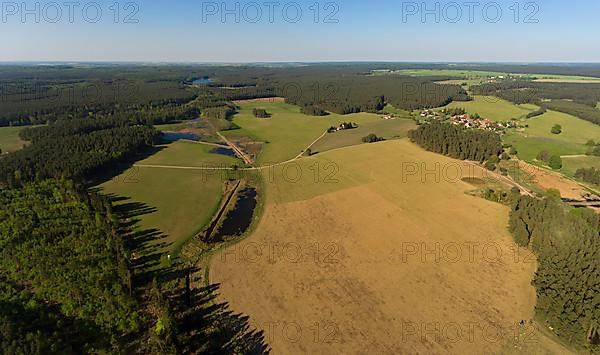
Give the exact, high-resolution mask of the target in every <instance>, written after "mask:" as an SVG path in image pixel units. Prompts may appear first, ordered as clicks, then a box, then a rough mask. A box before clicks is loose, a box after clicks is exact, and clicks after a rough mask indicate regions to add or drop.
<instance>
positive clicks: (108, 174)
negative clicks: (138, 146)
mask: <svg viewBox="0 0 600 355" xmlns="http://www.w3.org/2000/svg"><path fill="white" fill-rule="evenodd" d="M169 143H171V142H163V143H161V146H155V147H151V148H148V149H146V150H144V151H142V152H140V153H138V154H135V155H133V156H131V157H129V158H128V159H125V160H122V161H119V162H116V163H111V164H109V165H108V166H105V167H101V168H98V169H96V170H95V171H93V172H92V173H90V174H89V181H88V182H89V184H90V185H92V186H94V185H101V184H103V183H105V182H107V181H110V180H111V179H112V178H114V177H115V176H119V175H121V174H123V173H124V172H125V171H127V170H128V169H130V168H131V167H133V165H134V164H136V163H137V162H139V161H141V160H144V159H147V158H149V157H151V156H153V155H154V154H156V153H158V152H160V151H161V150H163V149H165V147H164V146H165V145H168V144H169Z"/></svg>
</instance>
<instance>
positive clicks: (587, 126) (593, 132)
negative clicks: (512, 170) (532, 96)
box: [503, 111, 600, 172]
mask: <svg viewBox="0 0 600 355" xmlns="http://www.w3.org/2000/svg"><path fill="white" fill-rule="evenodd" d="M523 123H524V124H527V125H528V127H527V128H524V129H523V130H522V131H519V132H511V133H509V134H507V135H505V136H504V138H503V140H504V141H505V142H506V143H510V144H513V145H514V146H515V148H516V149H517V151H518V153H519V158H521V159H523V160H525V161H527V162H530V163H532V162H534V161H535V159H536V157H537V155H538V154H539V153H540V152H541V151H542V150H547V151H548V152H550V153H551V154H552V155H560V156H565V155H582V154H585V153H586V151H587V150H588V148H589V147H588V146H586V145H585V143H586V142H587V141H588V140H590V139H593V140H595V141H597V140H600V126H598V125H595V124H593V123H590V122H587V121H584V120H582V119H579V118H577V117H575V116H572V115H568V114H565V113H560V112H555V111H548V112H547V113H545V114H543V115H541V116H537V117H534V118H531V119H528V120H526V121H523ZM555 124H559V125H561V126H562V133H561V134H552V133H551V132H550V130H551V129H552V126H554V125H555ZM574 164H575V163H572V164H571V166H570V167H565V168H564V169H565V171H566V172H571V171H572V168H573V167H574V166H575V165H574ZM575 170H576V168H575Z"/></svg>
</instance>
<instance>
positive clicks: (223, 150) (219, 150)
mask: <svg viewBox="0 0 600 355" xmlns="http://www.w3.org/2000/svg"><path fill="white" fill-rule="evenodd" d="M210 153H212V154H220V155H227V156H228V157H235V152H234V151H233V149H229V148H215V149H213V150H211V151H210Z"/></svg>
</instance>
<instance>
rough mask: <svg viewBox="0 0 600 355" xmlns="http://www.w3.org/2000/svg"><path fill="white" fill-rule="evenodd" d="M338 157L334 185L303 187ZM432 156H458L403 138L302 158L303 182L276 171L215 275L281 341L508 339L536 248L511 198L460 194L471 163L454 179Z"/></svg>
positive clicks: (343, 349)
mask: <svg viewBox="0 0 600 355" xmlns="http://www.w3.org/2000/svg"><path fill="white" fill-rule="evenodd" d="M331 162H334V164H337V167H338V171H339V173H338V174H337V175H335V176H333V177H332V179H331V180H330V183H331V184H332V185H331V188H330V189H329V191H331V192H329V193H320V194H318V195H317V196H314V197H306V198H300V196H310V193H307V191H306V190H307V189H311V185H310V184H309V181H312V180H313V179H314V175H312V174H308V172H311V171H314V170H310V167H314V166H324V165H319V164H326V163H331ZM403 162H407V163H410V164H411V166H412V167H414V166H415V165H412V164H415V163H417V164H418V163H426V164H428V171H429V173H428V174H426V175H422V174H410V175H409V176H407V174H405V172H404V171H403V169H402V166H403V164H402V163H403ZM315 164H317V165H315ZM436 164H440V165H439V166H440V167H441V166H448V164H454V166H460V164H461V162H457V161H454V160H450V159H447V158H445V157H441V156H437V155H434V154H432V153H428V152H425V151H423V150H421V149H420V148H417V147H415V146H413V145H412V144H410V143H408V142H406V141H395V142H386V143H382V144H375V145H363V146H358V147H351V148H346V149H341V150H337V151H332V152H330V153H324V154H322V155H319V156H317V157H313V158H308V159H304V160H302V161H301V162H299V163H298V166H297V168H298V169H300V171H306V172H307V173H306V174H304V175H305V176H303V180H302V181H297V180H292V181H284V182H281V181H280V180H278V179H277V176H278V175H277V171H275V172H274V173H273V176H274V177H273V178H271V179H267V180H266V181H267V195H266V196H267V201H266V205H265V212H264V216H263V218H262V220H261V222H260V224H259V226H258V227H257V230H256V231H255V233H254V234H253V235H252V236H251V237H250V238H248V239H246V240H244V241H243V242H241V243H240V244H238V245H235V246H232V247H231V248H229V249H227V250H224V251H223V252H222V253H220V254H218V255H216V256H215V257H214V259H213V263H212V267H211V276H210V280H211V282H213V283H219V284H221V294H222V300H223V301H228V302H229V303H230V305H231V307H232V309H233V310H235V311H236V312H243V313H244V314H247V315H248V316H250V319H251V321H252V325H253V326H254V327H257V328H260V329H262V330H264V332H265V336H266V340H267V342H268V343H269V344H270V345H271V346H272V348H273V352H274V353H276V354H300V353H310V354H367V353H373V354H396V353H493V352H497V351H499V350H500V349H502V348H503V347H505V346H506V345H507V343H511V342H514V341H515V334H516V332H517V328H518V323H519V322H520V321H521V320H530V319H531V318H532V317H533V308H534V304H535V290H534V288H533V287H532V286H531V280H532V277H533V273H534V271H535V269H536V262H535V258H533V257H532V255H531V254H530V253H528V252H527V251H526V250H523V249H519V248H517V247H516V246H515V244H514V243H513V240H512V237H511V236H510V234H509V233H508V231H507V228H506V225H507V223H508V208H506V207H504V206H502V205H500V204H495V203H491V202H488V201H485V200H483V199H480V198H476V197H473V196H469V195H467V194H465V191H467V190H469V189H470V188H472V186H470V185H468V184H466V183H464V182H463V181H461V180H460V178H466V177H474V176H475V175H473V173H474V171H473V170H472V169H471V168H467V169H464V170H463V171H462V172H461V174H462V176H461V177H459V179H452V180H451V181H450V179H448V178H447V177H446V178H444V177H440V176H438V177H436V176H433V174H431V168H432V167H435V166H436ZM313 169H314V168H313ZM411 171H412V170H411ZM475 173H480V174H484V172H481V171H475ZM478 176H483V175H478ZM438 178H439V179H438ZM314 181H316V179H315V180H314ZM313 184H314V183H313ZM342 186H344V187H342ZM345 186H350V187H345ZM321 188H322V187H321V186H319V187H315V188H314V190H318V189H321ZM290 195H291V196H298V197H297V198H295V199H291V198H290V197H289V196H290ZM517 338H518V336H517Z"/></svg>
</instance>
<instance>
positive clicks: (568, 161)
mask: <svg viewBox="0 0 600 355" xmlns="http://www.w3.org/2000/svg"><path fill="white" fill-rule="evenodd" d="M581 168H596V169H600V157H596V156H585V157H565V158H563V172H564V173H565V174H567V175H569V176H574V175H575V173H576V172H577V169H581Z"/></svg>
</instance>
